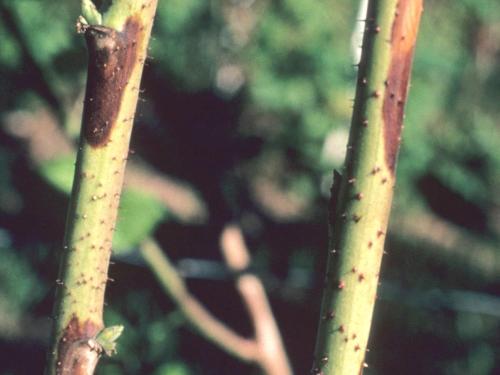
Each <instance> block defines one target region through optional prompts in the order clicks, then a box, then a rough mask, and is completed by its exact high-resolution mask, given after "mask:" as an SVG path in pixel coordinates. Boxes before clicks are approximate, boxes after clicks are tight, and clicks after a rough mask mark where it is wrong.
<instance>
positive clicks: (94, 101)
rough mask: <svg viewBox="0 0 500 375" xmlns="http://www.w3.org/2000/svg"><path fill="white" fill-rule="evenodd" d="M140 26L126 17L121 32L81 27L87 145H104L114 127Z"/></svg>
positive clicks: (84, 121)
mask: <svg viewBox="0 0 500 375" xmlns="http://www.w3.org/2000/svg"><path fill="white" fill-rule="evenodd" d="M140 29H141V25H140V22H139V21H138V20H136V19H134V18H129V19H128V21H127V23H126V24H125V27H124V29H123V31H121V32H120V31H116V30H113V29H111V28H108V27H105V26H88V27H87V28H86V30H85V39H86V40H87V47H88V51H89V64H88V77H87V90H86V94H85V102H84V109H83V132H84V136H85V139H86V141H87V142H88V143H89V144H90V145H91V146H94V147H101V146H104V145H106V143H107V140H108V139H109V136H110V134H111V130H112V129H113V127H114V126H116V118H117V116H118V112H119V110H120V104H121V99H122V96H123V92H124V90H125V86H126V85H127V83H128V80H129V78H130V75H131V74H132V70H133V68H134V65H135V64H136V59H137V47H138V41H137V38H138V34H139V33H140Z"/></svg>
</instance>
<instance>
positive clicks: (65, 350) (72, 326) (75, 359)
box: [56, 316, 102, 375]
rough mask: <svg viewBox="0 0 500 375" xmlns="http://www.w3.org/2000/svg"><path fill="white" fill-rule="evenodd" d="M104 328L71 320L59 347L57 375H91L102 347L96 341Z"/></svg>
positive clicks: (74, 319)
mask: <svg viewBox="0 0 500 375" xmlns="http://www.w3.org/2000/svg"><path fill="white" fill-rule="evenodd" d="M101 329H102V327H99V326H97V325H96V324H95V323H93V322H91V321H89V320H87V321H85V322H83V323H81V322H80V321H79V320H78V318H77V317H76V316H73V318H71V320H70V322H69V323H68V326H67V327H66V329H65V330H64V332H63V334H62V336H61V338H60V339H59V344H58V346H57V360H56V361H57V362H56V374H57V375H91V374H93V373H94V369H95V367H96V365H97V361H98V360H99V356H100V353H101V347H100V346H99V344H98V343H97V342H96V341H95V340H94V338H95V337H96V336H97V334H98V333H99V331H100V330H101Z"/></svg>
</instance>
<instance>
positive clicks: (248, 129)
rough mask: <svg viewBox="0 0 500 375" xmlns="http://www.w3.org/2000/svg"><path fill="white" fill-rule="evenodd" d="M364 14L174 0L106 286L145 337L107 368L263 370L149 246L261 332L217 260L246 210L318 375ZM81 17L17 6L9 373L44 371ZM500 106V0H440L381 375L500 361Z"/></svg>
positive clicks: (6, 301) (163, 12)
mask: <svg viewBox="0 0 500 375" xmlns="http://www.w3.org/2000/svg"><path fill="white" fill-rule="evenodd" d="M358 5H359V4H358V2H357V1H352V0H315V1H309V0H279V1H278V0H276V1H274V0H273V1H270V0H232V1H230V0H210V1H207V0H162V1H160V4H159V10H158V17H157V20H156V25H155V29H154V31H153V36H154V40H153V41H152V45H151V50H150V56H151V59H150V60H149V61H148V63H147V67H146V71H145V76H144V79H143V88H144V93H143V94H142V98H143V99H144V101H143V102H142V103H141V104H140V108H139V110H138V119H137V121H136V128H135V131H134V140H133V145H132V148H133V149H134V150H135V152H134V153H133V154H131V155H130V161H131V163H132V164H131V172H130V174H129V179H128V188H127V192H126V196H125V197H124V200H123V203H122V210H121V219H120V226H121V228H118V233H117V239H116V242H115V247H116V249H117V253H116V257H115V259H114V261H115V264H114V265H112V266H111V271H110V272H111V277H112V278H113V279H115V280H116V281H115V282H114V283H110V285H109V286H108V292H107V295H108V298H107V300H108V306H107V309H106V317H105V320H106V323H107V324H109V325H112V324H123V325H125V332H124V334H123V336H122V337H121V338H120V341H119V343H118V355H117V356H116V357H113V358H112V359H111V360H107V361H103V363H102V365H101V367H100V368H99V370H98V371H99V374H103V375H104V374H106V375H113V374H153V375H185V374H186V375H187V374H203V375H205V374H230V373H241V374H252V373H255V371H256V370H255V369H253V368H251V367H249V366H247V365H244V364H241V363H239V362H237V361H236V360H235V359H233V358H231V357H229V356H227V355H226V354H224V353H222V352H220V351H219V349H217V348H215V347H214V346H213V345H212V344H210V343H207V342H206V341H204V340H203V339H202V338H199V337H198V336H196V335H195V334H193V333H191V331H189V330H188V329H186V327H185V325H184V324H183V319H182V316H180V315H179V313H178V312H176V311H175V308H174V307H173V306H172V304H171V302H170V301H168V300H167V299H166V297H165V296H164V295H163V294H162V292H161V289H160V288H159V286H158V285H157V283H156V281H155V280H154V278H153V277H152V276H151V274H150V272H149V270H148V269H147V268H146V267H145V266H144V264H143V263H142V262H141V259H140V257H139V255H138V253H137V251H136V246H137V244H138V243H139V242H140V241H141V240H142V239H143V238H144V237H146V236H147V235H150V234H154V235H155V236H156V237H157V238H158V239H159V241H160V242H161V243H162V245H163V246H164V248H165V249H166V250H167V251H168V253H169V254H170V256H171V257H172V258H173V259H175V260H176V261H177V262H178V264H179V267H180V269H181V271H182V272H183V273H184V275H185V276H186V277H187V278H188V281H189V285H190V287H191V288H192V290H193V293H195V294H196V295H197V296H198V297H199V298H200V300H201V301H203V302H204V303H205V304H206V305H207V306H208V308H209V309H210V310H211V311H212V312H214V314H216V315H217V316H219V317H221V319H223V320H224V321H226V322H228V324H229V325H231V326H232V327H234V328H235V329H236V330H238V331H240V332H242V333H247V334H250V333H251V327H250V326H249V323H248V320H247V319H246V318H243V319H242V316H244V308H243V306H242V305H241V302H240V299H239V297H238V295H237V294H236V292H234V290H233V287H232V283H231V280H230V279H229V278H228V275H227V273H224V272H221V271H220V267H218V266H217V263H213V262H212V263H210V262H209V263H203V264H202V265H201V266H200V263H199V262H197V261H196V259H203V260H213V261H219V252H218V249H217V247H218V235H219V232H220V229H221V228H222V225H223V224H224V223H226V222H228V221H230V220H238V221H239V222H240V223H241V225H242V227H243V230H244V232H245V234H246V236H247V239H248V241H249V243H250V247H251V248H252V250H253V257H254V259H253V260H254V263H255V266H254V269H255V270H256V271H257V272H258V273H259V274H260V275H261V276H262V278H263V280H264V282H265V283H266V285H267V286H268V287H269V292H270V296H271V301H272V304H273V308H274V309H275V313H276V319H277V321H278V323H279V324H280V328H281V330H282V333H283V337H284V341H285V345H286V347H287V350H288V353H289V355H290V358H291V360H292V364H293V366H294V369H295V371H296V373H297V374H299V373H306V371H308V369H309V367H310V365H311V363H312V358H311V357H312V351H313V345H314V337H315V334H316V332H315V330H316V324H317V317H318V310H319V298H320V293H319V292H320V286H321V280H322V273H323V264H324V259H325V255H326V243H327V229H326V228H327V226H326V212H325V207H326V205H325V202H326V199H327V198H328V188H329V184H330V182H331V176H332V169H333V168H339V167H340V166H341V164H342V161H343V155H344V151H345V142H346V140H347V132H348V124H349V118H350V112H351V106H352V102H351V101H350V99H351V98H352V97H353V92H354V91H353V90H354V82H355V74H356V72H355V68H354V67H353V62H354V57H353V55H354V53H353V51H354V50H355V49H356V46H355V45H353V42H352V34H353V30H354V29H355V25H356V18H357V16H356V13H357V10H358V9H357V8H358ZM78 12H79V2H78V1H66V2H54V1H48V0H16V1H14V0H0V134H1V138H0V349H1V350H0V353H1V354H0V363H1V365H0V374H1V375H8V374H28V373H40V372H41V369H42V368H43V363H44V356H45V347H46V345H47V339H48V332H49V331H48V329H49V325H50V320H49V319H48V318H47V317H48V316H50V314H51V306H52V302H53V289H54V285H55V277H56V276H55V275H56V274H57V271H56V270H57V258H56V254H57V253H58V249H59V247H60V244H61V243H62V235H63V228H64V218H65V211H66V205H67V195H66V192H67V189H68V186H69V185H68V182H69V181H70V180H71V174H72V162H71V155H73V154H72V150H73V149H74V147H75V146H74V142H75V139H76V137H77V135H78V132H79V122H80V115H81V104H82V95H83V90H84V82H85V65H86V57H85V56H86V52H85V47H84V43H83V40H82V38H81V37H80V36H78V35H77V34H76V33H75V31H74V24H75V20H76V17H77V16H78ZM499 97H500V3H499V2H498V1H495V0H440V1H437V0H427V1H426V9H425V13H424V16H423V20H422V27H421V34H420V37H419V42H418V48H417V52H416V58H415V64H414V73H413V79H412V88H411V94H410V101H409V103H408V107H407V116H406V126H405V134H404V140H403V146H402V152H401V155H400V162H399V166H398V179H399V181H398V186H397V188H396V196H395V204H394V210H393V217H392V220H391V221H392V226H391V231H390V233H389V237H388V244H387V251H388V255H387V256H386V258H385V260H384V266H383V271H382V272H383V273H382V277H381V279H382V286H381V290H380V300H379V302H378V304H377V306H376V316H375V326H374V331H373V334H372V338H371V344H370V348H371V350H370V352H369V353H368V354H367V362H368V363H369V365H370V367H369V368H368V369H367V370H366V374H369V375H370V374H450V375H451V374H453V375H455V374H470V375H488V374H496V373H499V372H500V361H499V359H498V358H500V349H499V348H500V293H499V290H500V277H499V275H500V254H499V251H498V244H499V237H500V198H499V196H498V194H497V192H498V186H500V172H499V171H500V153H499V152H498V150H500V131H499V127H500V122H499V118H500V107H499V106H498V98H499ZM311 306H314V308H311ZM26 358H29V359H30V360H29V361H28V360H26Z"/></svg>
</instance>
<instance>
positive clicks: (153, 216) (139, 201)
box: [113, 189, 167, 255]
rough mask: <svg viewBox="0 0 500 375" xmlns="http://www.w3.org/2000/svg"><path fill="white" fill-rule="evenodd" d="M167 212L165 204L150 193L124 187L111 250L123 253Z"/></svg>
mask: <svg viewBox="0 0 500 375" xmlns="http://www.w3.org/2000/svg"><path fill="white" fill-rule="evenodd" d="M166 213H167V210H166V208H165V206H163V205H162V204H161V203H160V202H159V201H158V200H156V199H155V198H153V197H151V196H150V195H147V194H144V193H142V192H140V191H137V190H132V189H126V190H125V191H124V192H123V194H122V198H121V203H120V211H119V213H118V221H117V223H118V224H117V226H116V233H115V237H114V239H113V252H114V254H115V255H117V254H118V255H123V254H125V253H127V252H129V251H131V250H133V249H134V248H135V247H136V246H137V245H138V244H139V243H140V242H142V241H143V240H144V238H146V236H148V235H149V234H150V233H151V232H152V231H153V230H154V229H155V227H156V225H158V224H159V223H160V222H161V221H162V220H163V219H164V218H165V215H166Z"/></svg>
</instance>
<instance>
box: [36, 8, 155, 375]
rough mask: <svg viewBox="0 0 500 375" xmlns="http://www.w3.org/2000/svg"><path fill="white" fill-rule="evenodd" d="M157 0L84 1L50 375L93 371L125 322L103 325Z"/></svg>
mask: <svg viewBox="0 0 500 375" xmlns="http://www.w3.org/2000/svg"><path fill="white" fill-rule="evenodd" d="M156 5H157V1H156V0H115V1H113V3H112V5H111V6H110V8H109V9H108V11H107V12H106V13H105V14H103V15H101V14H100V13H99V12H98V11H97V9H96V8H95V6H94V5H93V3H92V2H91V1H89V0H83V1H82V12H83V16H84V17H85V18H83V17H80V20H79V23H78V25H77V26H78V30H79V31H80V32H82V33H83V34H84V36H85V39H86V42H87V48H88V77H87V88H86V94H85V102H84V112H83V120H82V131H81V135H80V144H79V150H78V155H77V162H76V170H75V176H74V182H73V191H72V195H71V200H70V206H69V210H68V216H67V222H66V233H65V238H64V246H63V251H62V259H61V265H60V271H59V278H58V280H57V284H58V285H57V291H56V302H55V308H54V311H55V317H54V319H55V321H54V328H53V334H52V342H51V348H50V352H49V355H48V361H47V366H46V371H45V373H46V375H70V374H71V375H90V374H93V373H94V369H95V367H96V365H97V362H98V359H99V357H100V355H101V353H102V352H105V353H106V354H110V353H111V352H112V351H113V349H114V342H115V340H116V339H117V337H118V336H119V334H120V333H121V328H120V327H108V328H105V326H104V322H103V305H104V292H105V287H106V283H107V281H108V266H109V260H110V256H111V245H112V239H113V232H114V228H115V222H116V217H117V212H118V205H119V200H120V194H121V189H122V184H123V176H124V170H125V164H126V160H127V156H128V147H129V141H130V135H131V131H132V124H133V120H134V114H135V110H136V105H137V99H138V93H139V85H140V80H141V75H142V70H143V65H144V61H145V58H146V51H147V45H148V41H149V36H150V32H151V27H152V23H153V18H154V14H155V11H156Z"/></svg>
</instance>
